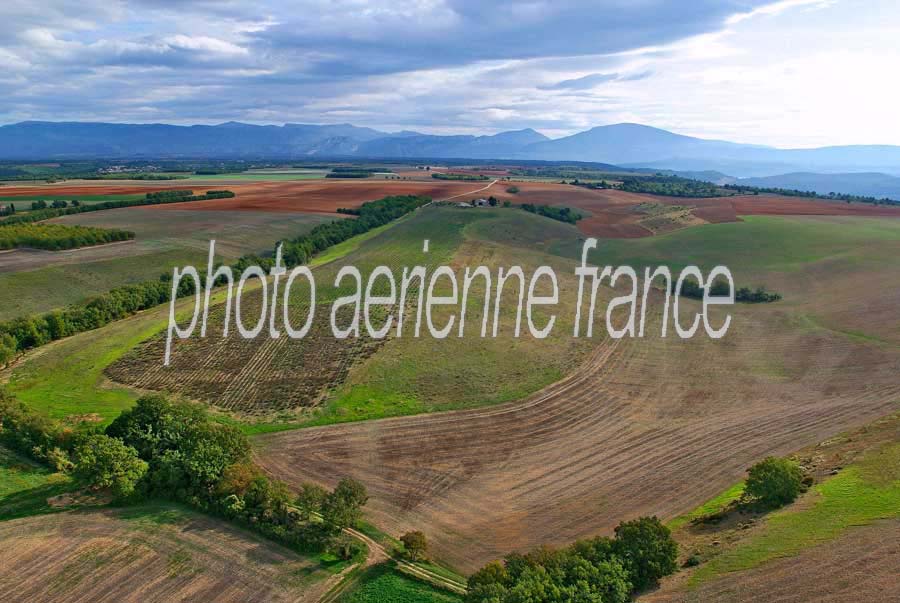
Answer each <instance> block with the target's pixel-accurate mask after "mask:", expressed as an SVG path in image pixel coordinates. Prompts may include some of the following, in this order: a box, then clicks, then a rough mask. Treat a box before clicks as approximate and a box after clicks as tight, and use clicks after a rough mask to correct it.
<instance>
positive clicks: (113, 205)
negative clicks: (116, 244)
mask: <svg viewBox="0 0 900 603" xmlns="http://www.w3.org/2000/svg"><path fill="white" fill-rule="evenodd" d="M232 197H234V193H233V192H232V191H227V190H217V191H207V192H206V194H203V195H195V194H193V191H189V190H188V191H177V190H173V191H160V192H158V193H147V194H146V195H145V196H144V198H143V199H120V200H117V201H101V202H100V203H80V202H77V199H76V200H73V201H72V202H71V204H70V205H71V206H70V207H64V206H56V207H47V206H46V202H43V203H44V207H41V206H40V205H38V206H34V204H32V207H33V208H35V209H34V211H30V212H28V213H25V214H22V213H19V214H16V215H14V216H10V217H8V218H6V219H5V220H3V221H0V226H6V225H9V224H22V223H26V222H41V221H43V220H49V219H51V218H58V217H60V216H70V215H73V214H80V213H84V212H89V211H103V210H106V209H119V208H122V207H134V206H138V205H161V204H165V203H185V202H188V201H205V200H208V199H230V198H232ZM36 203H38V204H40V203H41V202H40V201H37V202H36Z"/></svg>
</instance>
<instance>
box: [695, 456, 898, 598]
mask: <svg viewBox="0 0 900 603" xmlns="http://www.w3.org/2000/svg"><path fill="white" fill-rule="evenodd" d="M807 498H808V499H809V500H808V503H807V504H805V505H798V506H799V508H794V507H791V508H788V509H785V510H783V511H779V512H776V513H773V514H772V515H771V516H770V517H769V518H768V519H767V521H766V525H765V528H764V530H763V531H761V532H760V533H759V534H756V535H754V536H753V537H752V538H749V539H748V540H746V541H744V542H741V543H740V544H739V545H738V546H736V547H735V548H733V549H731V550H729V551H726V552H724V553H723V554H721V555H719V556H718V557H715V558H714V559H712V560H711V561H710V562H709V563H708V564H706V565H704V566H703V567H701V568H700V569H698V570H697V572H696V573H695V574H694V575H693V576H692V577H691V580H690V585H692V586H697V585H699V584H701V583H703V582H704V581H707V580H710V579H713V578H715V577H717V576H721V575H722V574H725V573H729V572H736V571H741V570H748V569H752V568H754V567H757V566H759V565H761V564H763V563H765V562H767V561H770V560H773V559H777V558H781V557H786V556H790V555H794V554H797V553H798V552H800V551H802V550H804V549H807V548H810V547H813V546H816V545H818V544H821V543H823V542H827V541H829V540H833V539H835V538H837V537H838V536H840V535H841V534H842V533H843V532H844V531H846V530H848V529H850V528H852V527H855V526H861V525H866V524H869V523H872V522H875V521H878V520H881V519H890V518H896V517H900V443H893V444H889V445H885V446H884V447H882V448H880V449H878V450H876V451H873V452H872V453H870V454H868V455H866V456H865V457H864V458H863V459H861V460H860V461H859V462H857V463H854V464H853V465H850V466H849V467H845V468H844V469H842V470H841V472H840V473H839V474H838V475H836V476H834V477H832V478H830V479H828V480H826V481H825V482H823V483H821V484H819V485H817V486H815V488H814V489H813V491H812V492H811V493H810V494H809V495H807Z"/></svg>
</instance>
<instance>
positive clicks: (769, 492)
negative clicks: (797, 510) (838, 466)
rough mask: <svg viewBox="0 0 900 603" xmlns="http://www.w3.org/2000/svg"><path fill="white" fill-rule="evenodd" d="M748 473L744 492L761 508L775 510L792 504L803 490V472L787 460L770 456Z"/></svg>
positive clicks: (795, 464) (751, 468)
mask: <svg viewBox="0 0 900 603" xmlns="http://www.w3.org/2000/svg"><path fill="white" fill-rule="evenodd" d="M748 471H749V476H748V477H747V484H746V486H745V487H744V492H745V494H746V495H747V496H748V497H749V498H750V499H752V500H753V501H754V502H755V503H757V504H759V505H761V506H763V507H768V508H776V507H781V506H784V505H786V504H788V503H790V502H793V500H794V499H795V498H797V496H798V495H799V494H800V492H801V491H802V489H803V472H802V471H801V470H800V467H799V466H798V465H797V463H795V462H793V461H791V460H788V459H780V458H776V457H773V456H770V457H768V458H765V459H763V460H761V461H760V462H758V463H756V464H755V465H753V466H752V467H750V469H749V470H748Z"/></svg>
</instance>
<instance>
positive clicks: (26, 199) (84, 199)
mask: <svg viewBox="0 0 900 603" xmlns="http://www.w3.org/2000/svg"><path fill="white" fill-rule="evenodd" d="M48 190H52V189H48ZM143 198H144V195H143V194H141V193H136V194H133V195H58V194H53V193H50V194H47V195H29V196H23V197H3V196H0V203H2V204H4V205H6V204H9V203H13V204H16V209H17V210H18V211H23V210H27V209H31V202H32V201H72V200H74V199H77V200H78V201H79V202H81V203H83V204H85V205H90V204H91V203H102V202H104V201H137V200H138V199H143ZM20 202H21V205H19V203H20Z"/></svg>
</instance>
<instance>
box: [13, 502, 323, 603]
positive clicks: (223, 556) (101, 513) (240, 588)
mask: <svg viewBox="0 0 900 603" xmlns="http://www.w3.org/2000/svg"><path fill="white" fill-rule="evenodd" d="M133 514H134V510H133V509H122V510H94V511H69V512H65V513H59V514H55V515H44V516H37V517H28V518H23V519H14V520H9V521H4V522H2V523H0V600H3V601H44V602H50V601H65V602H67V603H68V602H75V601H90V602H92V603H99V602H101V601H116V602H119V601H135V602H141V603H143V602H147V601H234V602H244V601H316V600H318V598H319V596H320V595H321V594H322V593H323V592H324V591H325V590H327V588H328V586H330V584H331V582H332V581H331V580H329V577H330V576H331V574H330V573H328V572H327V571H325V570H323V569H321V568H320V567H317V566H316V565H314V564H313V563H312V562H311V561H309V560H307V559H304V558H303V557H300V556H299V555H297V554H295V553H293V552H292V551H290V550H288V549H286V548H283V547H281V546H278V545H276V544H273V543H272V542H270V541H266V540H263V539H261V538H259V537H257V536H254V535H252V534H250V533H248V532H245V531H243V530H240V529H238V528H233V527H230V526H228V525H227V524H225V523H223V522H220V521H216V520H214V519H209V518H206V517H203V516H201V515H198V514H195V513H190V512H187V511H181V510H178V509H173V510H172V511H169V512H167V511H165V510H163V511H160V512H159V513H156V514H153V515H151V516H150V517H147V518H134V517H133Z"/></svg>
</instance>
